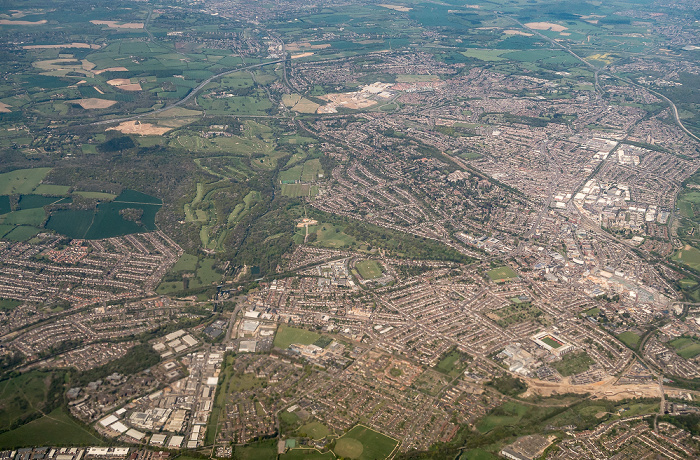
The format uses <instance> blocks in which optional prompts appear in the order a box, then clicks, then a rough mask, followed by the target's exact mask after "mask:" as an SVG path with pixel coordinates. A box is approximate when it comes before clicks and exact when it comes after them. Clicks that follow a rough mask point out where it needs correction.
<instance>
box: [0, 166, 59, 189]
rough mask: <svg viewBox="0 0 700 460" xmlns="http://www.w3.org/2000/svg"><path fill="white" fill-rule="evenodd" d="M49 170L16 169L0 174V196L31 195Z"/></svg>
mask: <svg viewBox="0 0 700 460" xmlns="http://www.w3.org/2000/svg"><path fill="white" fill-rule="evenodd" d="M49 171H51V168H32V169H17V170H15V171H10V172H7V173H3V174H0V195H23V194H28V193H32V191H33V190H34V189H35V188H36V187H37V186H38V185H39V182H41V181H42V180H43V179H44V177H46V175H47V174H48V173H49Z"/></svg>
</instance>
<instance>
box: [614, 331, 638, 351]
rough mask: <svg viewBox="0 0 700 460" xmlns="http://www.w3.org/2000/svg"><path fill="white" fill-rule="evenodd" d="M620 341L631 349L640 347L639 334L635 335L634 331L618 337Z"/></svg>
mask: <svg viewBox="0 0 700 460" xmlns="http://www.w3.org/2000/svg"><path fill="white" fill-rule="evenodd" d="M617 338H618V339H620V340H621V341H622V343H624V344H625V345H627V346H628V347H630V348H637V345H639V339H640V338H641V337H639V336H638V335H637V334H635V333H634V332H632V331H626V332H623V333H622V334H620V335H618V336H617Z"/></svg>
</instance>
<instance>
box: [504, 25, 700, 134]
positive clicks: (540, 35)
mask: <svg viewBox="0 0 700 460" xmlns="http://www.w3.org/2000/svg"><path fill="white" fill-rule="evenodd" d="M505 17H507V18H508V19H510V20H511V21H513V22H515V23H516V24H518V25H519V26H520V27H522V28H523V29H526V30H527V31H528V32H531V33H533V34H535V35H537V36H538V37H540V38H542V39H543V40H546V41H548V42H549V43H551V44H553V45H555V46H556V47H558V48H561V49H562V50H564V51H566V52H567V53H569V54H570V55H571V56H573V57H575V58H576V59H578V60H579V61H581V62H582V63H584V64H585V65H586V66H588V67H589V68H590V69H591V70H594V71H595V89H596V91H597V92H602V88H601V87H600V83H599V78H598V75H599V73H600V72H603V73H605V74H607V75H609V76H611V77H613V78H617V79H618V80H620V81H623V82H625V83H628V84H630V85H633V86H636V87H637V88H642V89H645V90H647V91H649V92H650V93H652V94H653V95H654V96H656V97H659V98H661V99H663V100H664V101H666V103H667V104H668V105H669V107H670V108H671V110H672V111H673V117H674V119H675V120H676V124H677V125H678V127H679V128H681V129H682V130H683V132H685V133H686V134H687V135H688V136H690V137H692V138H693V139H695V140H696V141H700V137H698V136H696V135H695V134H693V133H691V132H690V130H688V128H686V127H685V125H683V122H682V121H681V118H680V116H679V115H678V109H677V108H676V104H674V103H673V101H672V100H671V99H669V98H667V97H666V96H664V95H663V94H661V93H659V92H657V91H654V90H653V89H650V88H647V87H646V86H643V85H640V84H639V83H637V82H635V81H632V80H630V79H629V78H625V77H620V76H619V75H615V74H614V73H612V72H610V71H607V70H604V69H603V68H598V67H596V66H594V65H593V64H591V63H590V62H588V61H587V60H585V59H584V58H582V57H581V56H579V55H578V54H576V53H574V52H573V51H571V49H570V48H569V47H568V46H565V45H563V44H561V43H559V42H558V41H556V40H554V39H552V38H549V37H547V36H546V35H544V34H542V33H540V32H539V31H538V30H535V29H531V28H530V27H528V26H526V25H525V24H523V23H522V22H520V21H518V20H517V19H515V18H513V17H510V16H505Z"/></svg>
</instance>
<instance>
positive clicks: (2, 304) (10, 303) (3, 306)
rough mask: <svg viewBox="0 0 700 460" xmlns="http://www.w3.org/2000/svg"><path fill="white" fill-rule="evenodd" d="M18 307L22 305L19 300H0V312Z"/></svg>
mask: <svg viewBox="0 0 700 460" xmlns="http://www.w3.org/2000/svg"><path fill="white" fill-rule="evenodd" d="M20 305H22V302H21V301H19V300H15V299H3V298H0V310H12V309H13V308H15V307H19V306H20Z"/></svg>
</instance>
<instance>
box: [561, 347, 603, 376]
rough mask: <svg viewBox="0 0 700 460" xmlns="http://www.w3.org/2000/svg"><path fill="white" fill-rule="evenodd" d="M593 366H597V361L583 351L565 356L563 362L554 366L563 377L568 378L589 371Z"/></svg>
mask: <svg viewBox="0 0 700 460" xmlns="http://www.w3.org/2000/svg"><path fill="white" fill-rule="evenodd" d="M591 364H595V361H593V359H592V358H591V357H590V356H588V353H586V352H585V351H582V352H580V353H567V354H565V355H563V356H562V358H561V361H557V362H555V363H554V364H553V366H554V368H555V369H556V370H557V371H559V373H560V374H561V375H562V376H564V377H568V376H569V375H575V374H580V373H581V372H585V371H587V370H588V369H589V368H590V367H591Z"/></svg>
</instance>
